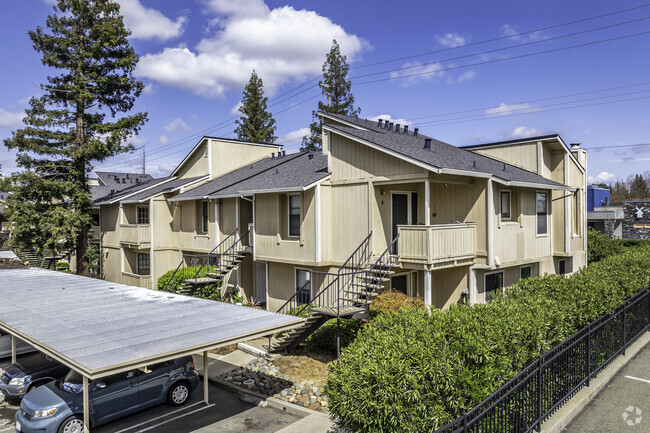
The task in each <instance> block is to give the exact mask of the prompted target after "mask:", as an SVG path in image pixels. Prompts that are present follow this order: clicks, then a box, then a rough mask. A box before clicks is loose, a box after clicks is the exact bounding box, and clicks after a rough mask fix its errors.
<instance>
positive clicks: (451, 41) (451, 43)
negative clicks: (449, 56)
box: [437, 33, 467, 48]
mask: <svg viewBox="0 0 650 433" xmlns="http://www.w3.org/2000/svg"><path fill="white" fill-rule="evenodd" d="M437 39H438V42H439V43H440V45H442V46H443V47H448V48H456V47H460V46H463V45H465V44H466V43H467V40H466V39H465V38H464V37H463V36H461V35H459V34H458V33H447V34H446V35H444V36H438V38H437Z"/></svg>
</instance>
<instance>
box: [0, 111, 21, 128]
mask: <svg viewBox="0 0 650 433" xmlns="http://www.w3.org/2000/svg"><path fill="white" fill-rule="evenodd" d="M23 117H25V113H23V112H19V113H13V112H11V111H7V110H3V109H2V108H0V128H5V129H15V128H18V127H20V126H22V125H23Z"/></svg>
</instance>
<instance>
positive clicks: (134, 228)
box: [120, 224, 151, 247]
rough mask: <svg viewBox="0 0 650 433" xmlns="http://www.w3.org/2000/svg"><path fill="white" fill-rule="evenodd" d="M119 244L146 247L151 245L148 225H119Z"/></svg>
mask: <svg viewBox="0 0 650 433" xmlns="http://www.w3.org/2000/svg"><path fill="white" fill-rule="evenodd" d="M120 232H121V233H120V243H121V244H123V245H129V246H135V247H146V246H149V245H150V244H151V227H150V226H149V224H120Z"/></svg>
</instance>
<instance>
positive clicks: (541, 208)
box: [535, 192, 548, 236]
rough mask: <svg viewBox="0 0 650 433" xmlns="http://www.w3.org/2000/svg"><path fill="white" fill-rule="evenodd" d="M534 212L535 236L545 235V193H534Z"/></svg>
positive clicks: (546, 229)
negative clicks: (535, 214) (535, 218)
mask: <svg viewBox="0 0 650 433" xmlns="http://www.w3.org/2000/svg"><path fill="white" fill-rule="evenodd" d="M535 210H536V213H537V235H538V236H541V235H547V234H548V218H547V215H548V195H547V194H546V193H545V192H538V193H536V201H535Z"/></svg>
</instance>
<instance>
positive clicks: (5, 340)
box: [0, 331, 36, 358]
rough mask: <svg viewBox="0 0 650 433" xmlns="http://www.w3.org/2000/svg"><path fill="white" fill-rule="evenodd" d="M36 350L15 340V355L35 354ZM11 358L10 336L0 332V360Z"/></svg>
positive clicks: (21, 341)
mask: <svg viewBox="0 0 650 433" xmlns="http://www.w3.org/2000/svg"><path fill="white" fill-rule="evenodd" d="M35 351H36V349H34V348H33V347H32V346H30V345H29V344H27V343H25V342H24V341H23V340H21V339H17V340H16V353H17V354H19V355H20V354H21V353H27V352H35ZM10 356H11V335H9V334H5V333H4V332H2V331H0V358H7V357H10Z"/></svg>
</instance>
